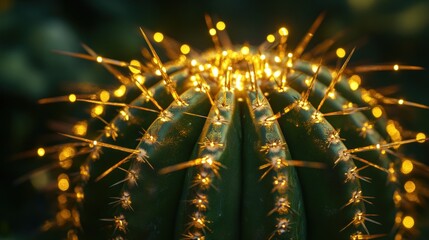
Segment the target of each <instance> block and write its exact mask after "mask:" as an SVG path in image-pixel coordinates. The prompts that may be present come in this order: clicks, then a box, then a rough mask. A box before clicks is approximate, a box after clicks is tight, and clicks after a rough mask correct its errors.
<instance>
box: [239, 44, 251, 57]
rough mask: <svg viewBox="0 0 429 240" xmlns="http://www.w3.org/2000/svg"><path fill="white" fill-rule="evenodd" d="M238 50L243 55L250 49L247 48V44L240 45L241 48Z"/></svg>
mask: <svg viewBox="0 0 429 240" xmlns="http://www.w3.org/2000/svg"><path fill="white" fill-rule="evenodd" d="M240 52H241V54H243V55H247V54H249V52H250V49H249V47H248V46H244V47H242V48H241V50H240Z"/></svg>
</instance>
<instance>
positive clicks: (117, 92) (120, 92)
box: [113, 85, 127, 97]
mask: <svg viewBox="0 0 429 240" xmlns="http://www.w3.org/2000/svg"><path fill="white" fill-rule="evenodd" d="M126 90H127V87H125V85H121V86H119V87H118V89H116V90H115V91H114V92H113V95H115V97H122V96H124V94H125V92H126Z"/></svg>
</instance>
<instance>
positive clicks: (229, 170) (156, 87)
mask: <svg viewBox="0 0 429 240" xmlns="http://www.w3.org/2000/svg"><path fill="white" fill-rule="evenodd" d="M321 19H322V17H319V18H318V19H317V20H316V21H315V23H314V24H313V26H312V27H311V28H310V30H309V32H308V34H307V35H306V36H305V37H304V38H303V40H302V41H301V42H300V43H299V44H298V46H297V47H296V48H294V49H289V46H288V45H287V44H286V42H287V38H288V35H289V34H288V31H287V29H285V28H281V29H279V31H278V32H276V33H274V34H271V35H269V36H268V37H267V41H266V42H264V43H263V44H261V45H260V46H259V47H252V46H245V45H243V46H232V45H231V44H230V41H229V39H228V38H227V35H226V31H225V30H224V23H223V22H220V23H218V24H216V27H217V30H216V28H215V27H214V26H212V25H213V23H212V21H211V19H210V18H209V17H207V19H206V20H208V21H207V23H208V27H209V30H210V31H209V32H210V36H211V37H212V39H213V42H214V45H215V48H214V49H213V50H208V51H206V52H203V53H197V52H195V51H194V50H192V49H190V48H189V46H187V45H182V46H181V47H180V45H178V44H177V43H176V42H174V41H173V40H171V39H168V38H167V37H163V35H161V34H160V33H155V34H153V33H150V34H148V35H146V34H145V33H144V32H143V30H142V35H143V37H144V39H145V40H146V42H147V44H148V50H149V51H146V55H145V59H144V60H143V61H138V60H132V61H131V62H129V63H127V62H121V61H116V60H112V59H108V58H102V57H101V56H98V55H97V54H96V53H95V52H94V51H93V50H91V49H89V48H88V47H86V46H85V48H86V50H87V52H88V55H86V54H75V53H66V54H68V55H73V56H76V57H81V58H85V59H89V60H93V61H96V62H98V63H100V64H102V65H103V66H104V67H105V68H106V69H107V70H108V71H110V72H111V73H112V74H113V75H114V76H115V77H116V78H117V79H118V80H119V82H120V85H119V86H116V87H113V88H111V89H106V90H100V91H97V92H95V93H94V94H90V95H88V94H82V95H79V94H70V95H69V96H65V97H62V98H55V99H43V100H41V102H42V103H43V102H44V103H47V102H52V101H58V100H59V101H66V102H67V101H68V102H71V104H79V105H81V106H82V107H83V106H85V107H86V106H91V108H90V111H89V113H88V115H90V116H91V117H88V118H87V119H86V120H81V121H78V122H76V123H75V125H74V126H73V128H72V129H71V130H70V132H67V133H64V134H63V135H64V136H65V137H66V139H67V141H66V143H64V144H61V145H58V146H52V147H45V148H39V149H38V154H39V155H40V156H45V157H46V156H49V155H55V156H56V160H57V161H58V160H59V167H58V169H56V170H53V171H52V174H54V176H55V177H56V181H57V186H58V187H57V188H58V195H57V203H58V213H57V214H56V217H55V218H54V220H52V221H48V222H47V223H46V224H45V225H44V229H45V230H48V231H46V233H45V234H46V235H47V236H53V235H55V236H58V235H57V234H63V235H62V237H63V238H64V237H66V238H67V239H199V240H203V239H352V240H355V239H378V238H380V239H410V238H413V237H415V236H417V234H418V232H419V230H418V229H419V227H421V224H420V220H419V219H420V218H419V215H418V212H417V211H416V209H418V207H419V206H418V204H417V202H419V201H418V200H416V199H423V197H422V196H420V195H419V193H418V191H415V189H416V186H417V187H418V188H419V187H421V186H422V180H421V179H422V176H421V175H419V172H420V174H421V172H422V171H423V172H424V170H425V169H426V168H425V167H424V166H423V165H422V164H417V163H416V162H415V161H414V160H413V161H411V160H410V159H408V158H406V157H404V156H403V155H402V154H401V153H400V151H399V147H400V146H401V145H403V144H407V143H415V142H424V141H426V137H425V135H424V134H423V133H418V134H416V133H412V134H410V133H404V134H403V132H402V131H401V128H400V126H399V124H398V123H397V122H395V121H393V120H390V119H389V118H388V117H387V115H386V112H385V110H384V109H383V106H384V105H392V104H394V105H395V104H396V105H410V107H413V106H414V107H421V108H427V107H426V106H423V105H420V104H417V103H413V102H408V101H405V100H402V99H392V98H387V97H383V96H382V95H381V94H380V93H377V92H375V91H374V90H366V89H363V88H361V87H360V86H359V84H360V79H361V77H362V73H363V72H365V71H370V70H374V69H375V70H386V69H391V70H398V69H418V68H417V67H412V66H399V65H394V66H384V65H383V66H381V65H378V66H369V67H368V66H367V67H361V68H360V69H359V68H355V69H351V68H348V67H347V64H348V62H349V60H350V58H351V56H352V54H353V51H354V50H352V51H350V54H349V55H348V56H345V54H341V53H338V51H337V53H338V56H339V58H340V60H341V62H342V65H341V66H340V67H337V68H330V67H327V66H324V64H322V61H321V60H323V61H325V59H323V57H321V55H320V54H318V53H317V52H318V51H317V50H313V51H312V50H309V51H307V50H305V49H306V45H307V44H308V42H309V41H310V39H311V36H312V35H313V34H314V32H315V30H316V29H317V27H318V25H319V24H320V23H321ZM147 36H149V37H153V40H154V43H155V46H153V45H152V43H151V39H149V38H148V37H147ZM153 40H152V41H153ZM155 47H164V49H165V50H166V52H167V54H169V55H170V56H173V58H175V59H174V60H172V61H165V63H162V61H161V59H160V57H159V56H158V54H157V52H156V51H155ZM329 47H330V45H329V46H328V45H326V44H325V45H324V44H321V45H320V47H319V48H318V49H319V50H321V51H319V52H324V51H326V50H328V48H329ZM179 49H180V51H179ZM304 50H305V51H304ZM343 51H344V50H343ZM158 52H159V51H158ZM118 66H119V67H122V69H119V68H118ZM125 72H126V73H125ZM407 134H408V135H407ZM45 153H46V154H45ZM48 153H52V154H48ZM413 168H414V170H413ZM419 169H420V170H419ZM422 169H423V170H422ZM417 170H419V171H417ZM422 187H423V186H422ZM64 229H66V230H64Z"/></svg>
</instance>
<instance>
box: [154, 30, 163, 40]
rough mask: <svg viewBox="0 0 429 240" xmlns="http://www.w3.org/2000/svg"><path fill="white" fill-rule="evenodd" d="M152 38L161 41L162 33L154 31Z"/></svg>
mask: <svg viewBox="0 0 429 240" xmlns="http://www.w3.org/2000/svg"><path fill="white" fill-rule="evenodd" d="M153 40H155V42H162V40H164V34H162V33H160V32H156V33H155V34H153Z"/></svg>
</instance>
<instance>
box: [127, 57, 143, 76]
mask: <svg viewBox="0 0 429 240" xmlns="http://www.w3.org/2000/svg"><path fill="white" fill-rule="evenodd" d="M128 69H129V70H130V72H132V73H133V74H138V73H140V72H141V71H140V69H141V63H140V62H139V61H137V60H131V62H130V65H129V66H128Z"/></svg>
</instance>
